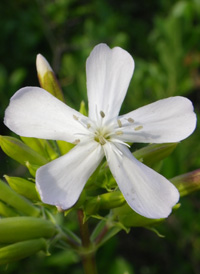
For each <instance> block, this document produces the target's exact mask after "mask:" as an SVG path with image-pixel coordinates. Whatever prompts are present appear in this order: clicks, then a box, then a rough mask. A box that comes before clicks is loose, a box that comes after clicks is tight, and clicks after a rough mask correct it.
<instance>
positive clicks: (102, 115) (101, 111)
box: [100, 110, 105, 118]
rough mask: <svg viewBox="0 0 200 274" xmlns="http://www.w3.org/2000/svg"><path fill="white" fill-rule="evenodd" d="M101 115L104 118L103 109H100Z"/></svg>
mask: <svg viewBox="0 0 200 274" xmlns="http://www.w3.org/2000/svg"><path fill="white" fill-rule="evenodd" d="M100 115H101V117H102V118H104V117H105V113H104V112H103V111H102V110H101V111H100Z"/></svg>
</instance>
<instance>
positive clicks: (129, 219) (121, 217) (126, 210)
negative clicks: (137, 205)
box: [113, 204, 180, 228]
mask: <svg viewBox="0 0 200 274" xmlns="http://www.w3.org/2000/svg"><path fill="white" fill-rule="evenodd" d="M179 207H180V204H176V205H175V206H174V207H173V210H176V209H178V208H179ZM113 215H114V219H116V220H117V221H118V222H120V223H121V224H122V225H123V226H125V227H126V228H130V227H148V228H149V227H152V226H154V225H156V224H157V223H160V222H162V221H164V220H165V218H161V219H149V218H146V217H143V216H142V215H140V214H138V213H136V212H135V211H134V210H132V209H131V208H130V207H129V206H128V204H125V205H124V206H122V207H118V208H116V209H113Z"/></svg>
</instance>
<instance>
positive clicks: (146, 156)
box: [133, 143, 178, 166]
mask: <svg viewBox="0 0 200 274" xmlns="http://www.w3.org/2000/svg"><path fill="white" fill-rule="evenodd" d="M177 144H178V143H167V144H152V145H148V146H146V147H144V148H141V149H138V150H137V151H135V152H134V153H133V155H134V157H135V158H137V159H138V160H139V161H141V162H142V163H144V164H145V165H147V166H152V165H154V164H156V163H158V162H160V161H161V160H163V159H165V158H166V157H168V156H169V155H170V154H171V153H172V152H173V151H174V149H175V148H176V146H177Z"/></svg>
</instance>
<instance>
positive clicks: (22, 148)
mask: <svg viewBox="0 0 200 274" xmlns="http://www.w3.org/2000/svg"><path fill="white" fill-rule="evenodd" d="M0 146H1V148H2V150H3V151H4V152H5V153H6V154H7V155H8V156H9V157H11V158H12V159H14V160H15V161H17V162H19V163H20V164H22V165H25V163H26V161H29V162H30V163H32V164H37V165H40V166H41V165H44V164H46V163H47V160H46V159H45V158H44V157H43V156H41V155H40V154H38V153H37V152H36V151H34V150H33V149H31V148H30V147H29V146H27V145H25V144H24V143H23V142H21V141H20V140H18V139H17V138H14V137H10V136H0Z"/></svg>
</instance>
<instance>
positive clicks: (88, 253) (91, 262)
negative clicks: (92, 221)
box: [78, 210, 97, 274]
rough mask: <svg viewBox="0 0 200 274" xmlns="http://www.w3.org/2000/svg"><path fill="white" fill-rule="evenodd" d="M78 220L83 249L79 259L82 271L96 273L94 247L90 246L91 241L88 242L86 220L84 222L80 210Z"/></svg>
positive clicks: (90, 273) (89, 273) (87, 273)
mask: <svg viewBox="0 0 200 274" xmlns="http://www.w3.org/2000/svg"><path fill="white" fill-rule="evenodd" d="M78 221H79V227H80V234H81V240H82V247H83V249H82V250H81V259H82V264H83V269H84V273H85V274H97V267H96V261H95V249H94V248H93V247H92V243H91V242H90V234H89V228H88V222H87V221H86V222H84V215H83V211H82V210H78Z"/></svg>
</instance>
